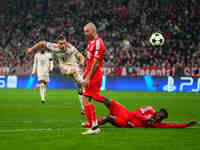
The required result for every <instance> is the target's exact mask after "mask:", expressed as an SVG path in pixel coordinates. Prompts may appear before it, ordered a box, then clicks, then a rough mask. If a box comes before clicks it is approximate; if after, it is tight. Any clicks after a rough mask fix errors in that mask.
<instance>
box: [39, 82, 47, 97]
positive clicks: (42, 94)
mask: <svg viewBox="0 0 200 150" xmlns="http://www.w3.org/2000/svg"><path fill="white" fill-rule="evenodd" d="M40 96H41V99H42V101H45V96H46V87H45V84H44V83H41V84H40Z"/></svg>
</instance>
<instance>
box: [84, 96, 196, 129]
mask: <svg viewBox="0 0 200 150" xmlns="http://www.w3.org/2000/svg"><path fill="white" fill-rule="evenodd" d="M104 104H105V105H106V106H107V108H108V109H109V111H110V114H109V115H107V116H103V117H101V118H100V120H98V125H103V124H105V123H107V122H109V123H111V124H112V125H114V126H117V127H120V128H185V127H189V126H192V125H194V124H196V123H197V122H196V121H190V122H189V123H179V124H178V123H163V122H162V120H163V119H166V118H168V113H167V111H166V110H165V109H160V110H159V111H157V112H156V111H155V110H154V109H153V108H152V106H144V107H141V108H139V109H136V110H135V111H133V112H130V111H129V110H128V109H127V108H125V107H124V106H122V105H121V104H119V103H118V102H116V101H114V100H112V101H110V100H106V101H104ZM82 126H84V127H88V126H89V124H88V123H83V124H82Z"/></svg>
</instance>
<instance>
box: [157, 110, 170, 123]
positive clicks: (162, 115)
mask: <svg viewBox="0 0 200 150" xmlns="http://www.w3.org/2000/svg"><path fill="white" fill-rule="evenodd" d="M166 118H168V113H167V110H166V109H164V108H162V109H160V110H159V111H158V112H156V113H155V115H154V119H155V120H156V122H158V121H162V120H163V119H166Z"/></svg>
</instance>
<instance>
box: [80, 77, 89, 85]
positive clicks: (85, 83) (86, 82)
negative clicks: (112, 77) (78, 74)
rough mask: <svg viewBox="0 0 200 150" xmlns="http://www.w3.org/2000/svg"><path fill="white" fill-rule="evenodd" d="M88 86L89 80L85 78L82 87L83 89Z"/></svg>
mask: <svg viewBox="0 0 200 150" xmlns="http://www.w3.org/2000/svg"><path fill="white" fill-rule="evenodd" d="M89 84H90V80H89V79H87V78H86V79H85V80H84V81H83V82H82V86H83V87H88V86H89Z"/></svg>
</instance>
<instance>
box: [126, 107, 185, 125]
mask: <svg viewBox="0 0 200 150" xmlns="http://www.w3.org/2000/svg"><path fill="white" fill-rule="evenodd" d="M154 114H155V110H154V109H153V108H152V106H144V107H141V108H139V109H136V110H135V111H134V112H129V121H130V122H131V123H132V124H133V125H134V127H136V128H137V127H138V128H184V127H188V124H187V123H179V124H178V123H163V122H156V123H152V124H147V121H146V120H148V119H150V118H152V117H153V115H154Z"/></svg>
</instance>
